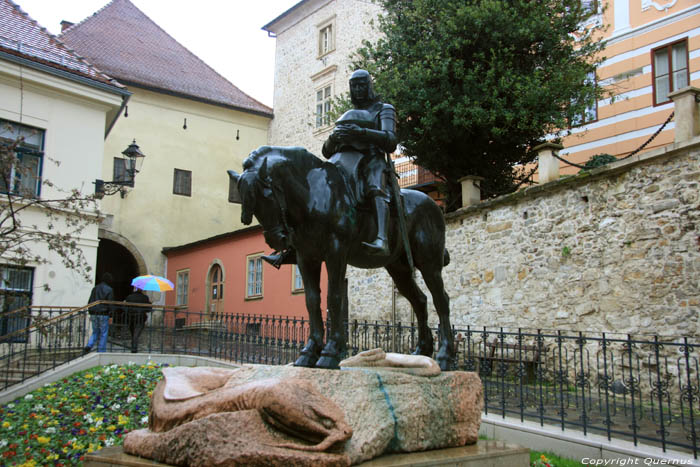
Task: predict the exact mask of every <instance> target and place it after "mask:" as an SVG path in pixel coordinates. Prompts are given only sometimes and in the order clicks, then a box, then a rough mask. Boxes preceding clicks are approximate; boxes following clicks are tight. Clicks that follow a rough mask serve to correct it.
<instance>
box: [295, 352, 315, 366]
mask: <svg viewBox="0 0 700 467" xmlns="http://www.w3.org/2000/svg"><path fill="white" fill-rule="evenodd" d="M317 361H318V358H317V357H312V356H310V355H300V356H299V358H297V361H296V362H294V366H302V367H304V368H314V367H315V366H316V362H317Z"/></svg>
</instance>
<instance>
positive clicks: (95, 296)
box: [88, 282, 114, 315]
mask: <svg viewBox="0 0 700 467" xmlns="http://www.w3.org/2000/svg"><path fill="white" fill-rule="evenodd" d="M98 300H110V301H114V291H113V290H112V287H110V286H109V285H107V283H106V282H100V283H99V284H97V285H96V286H95V287H93V288H92V292H90V300H88V303H92V302H96V301H98ZM109 311H110V306H109V305H105V304H100V305H95V306H93V307H92V308H90V311H89V313H90V314H91V315H108V314H109Z"/></svg>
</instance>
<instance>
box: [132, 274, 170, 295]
mask: <svg viewBox="0 0 700 467" xmlns="http://www.w3.org/2000/svg"><path fill="white" fill-rule="evenodd" d="M131 285H133V286H134V287H137V288H139V289H141V290H153V291H155V292H165V291H167V290H173V287H174V286H173V283H172V282H170V281H169V280H168V279H166V278H165V277H160V276H154V275H153V274H146V275H145V276H139V277H136V278H134V280H132V281H131Z"/></svg>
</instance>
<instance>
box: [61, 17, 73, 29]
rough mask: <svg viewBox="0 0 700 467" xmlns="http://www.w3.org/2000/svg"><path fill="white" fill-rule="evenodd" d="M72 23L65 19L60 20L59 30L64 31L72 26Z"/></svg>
mask: <svg viewBox="0 0 700 467" xmlns="http://www.w3.org/2000/svg"><path fill="white" fill-rule="evenodd" d="M73 24H74V23H71V22H70V21H66V20H65V19H64V20H62V21H61V32H63V31H65V30H66V29H68V28H69V27H71V26H73Z"/></svg>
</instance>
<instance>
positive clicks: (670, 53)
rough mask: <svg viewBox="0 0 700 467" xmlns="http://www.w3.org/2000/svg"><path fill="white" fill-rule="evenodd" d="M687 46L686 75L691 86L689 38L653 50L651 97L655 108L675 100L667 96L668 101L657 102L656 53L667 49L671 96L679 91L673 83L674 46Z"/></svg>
mask: <svg viewBox="0 0 700 467" xmlns="http://www.w3.org/2000/svg"><path fill="white" fill-rule="evenodd" d="M681 43H682V44H685V73H686V80H687V82H688V85H690V51H689V50H688V38H687V37H684V38H683V39H679V40H677V41H673V42H669V43H668V44H664V45H662V46H659V47H655V48H653V49H651V52H650V53H651V97H652V99H653V100H652V102H653V106H654V107H656V106H659V105H664V104H668V103H669V102H672V101H673V100H672V99H671V98H669V97H668V95H667V96H666V100H665V101H662V102H658V101H657V100H656V77H657V75H656V53H657V52H658V51H660V50H663V49H666V50H667V57H668V67H669V68H668V70H667V71H668V80H669V81H668V94H671V93H672V92H675V91H678V89H674V82H673V73H674V72H673V46H674V45H677V44H681Z"/></svg>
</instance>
